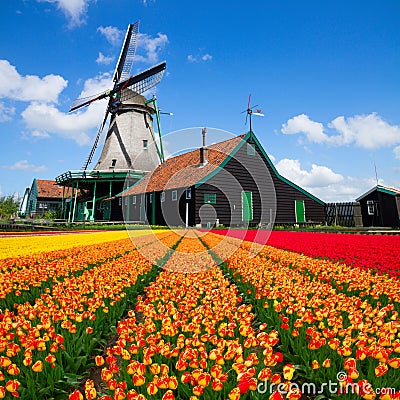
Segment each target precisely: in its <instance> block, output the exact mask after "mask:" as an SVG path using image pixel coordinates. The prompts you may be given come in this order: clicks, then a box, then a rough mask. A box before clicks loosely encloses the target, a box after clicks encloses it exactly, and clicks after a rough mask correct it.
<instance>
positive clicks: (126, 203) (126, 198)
mask: <svg viewBox="0 0 400 400" xmlns="http://www.w3.org/2000/svg"><path fill="white" fill-rule="evenodd" d="M125 205H126V206H127V205H128V196H126V197H125Z"/></svg>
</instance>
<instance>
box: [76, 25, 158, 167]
mask: <svg viewBox="0 0 400 400" xmlns="http://www.w3.org/2000/svg"><path fill="white" fill-rule="evenodd" d="M138 30H139V22H136V23H134V24H130V25H129V26H128V29H127V32H126V35H125V40H124V44H123V46H122V49H121V54H120V56H119V60H118V63H117V65H116V68H115V72H114V77H113V81H114V87H113V89H111V90H107V91H105V92H103V93H99V94H96V95H94V96H90V97H86V98H82V99H77V100H75V101H74V102H73V103H72V106H71V109H70V112H71V111H75V110H78V109H79V108H81V107H85V106H88V105H90V104H92V103H93V102H94V101H98V100H101V99H104V98H108V105H107V108H106V112H105V116H104V119H103V123H102V124H101V126H100V129H99V131H98V133H97V136H96V139H95V141H94V144H93V146H92V149H91V151H90V153H89V156H88V158H87V159H86V161H85V163H84V164H83V166H82V170H84V171H86V170H87V168H88V166H89V165H90V164H91V162H92V160H93V156H94V154H95V151H96V149H97V146H98V144H99V140H100V137H101V134H102V132H103V129H104V126H105V124H106V121H107V119H108V117H109V115H110V114H111V118H110V124H109V128H108V132H107V136H106V140H105V143H104V146H103V150H102V153H101V155H100V158H99V160H98V161H97V163H96V165H95V167H94V170H108V169H109V168H113V169H118V170H136V171H151V170H153V169H154V168H155V167H156V166H157V165H158V164H159V162H163V161H164V156H163V154H162V153H161V152H160V149H162V145H161V135H159V138H158V140H156V138H155V135H154V129H153V114H157V113H159V110H158V107H157V103H156V102H155V101H152V100H150V101H147V100H146V98H145V97H144V96H141V94H142V93H144V92H146V91H148V90H149V89H151V88H152V87H154V86H155V85H157V84H158V83H159V82H160V81H161V79H162V76H163V74H164V70H165V68H166V63H165V62H162V63H160V64H157V65H155V66H153V67H152V68H149V69H147V70H145V71H143V72H141V73H139V74H137V75H134V76H130V73H131V69H132V66H133V61H134V57H135V52H136V44H137V35H138ZM151 103H153V104H151ZM158 117H159V116H158V115H157V122H159V118H158ZM159 134H160V130H159Z"/></svg>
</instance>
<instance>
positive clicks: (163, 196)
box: [160, 192, 165, 203]
mask: <svg viewBox="0 0 400 400" xmlns="http://www.w3.org/2000/svg"><path fill="white" fill-rule="evenodd" d="M160 201H161V203H164V201H165V192H161V194H160Z"/></svg>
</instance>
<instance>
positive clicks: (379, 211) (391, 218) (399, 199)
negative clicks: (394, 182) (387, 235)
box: [356, 185, 400, 228]
mask: <svg viewBox="0 0 400 400" xmlns="http://www.w3.org/2000/svg"><path fill="white" fill-rule="evenodd" d="M356 201H358V202H359V203H360V205H361V214H362V221H363V226H385V227H393V228H395V227H396V228H398V227H400V190H399V189H395V188H390V187H385V186H382V185H377V186H375V187H373V188H372V189H370V190H369V191H368V192H366V193H364V194H363V195H361V196H360V197H359V198H358V199H356Z"/></svg>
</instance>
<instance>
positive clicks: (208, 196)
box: [204, 193, 217, 204]
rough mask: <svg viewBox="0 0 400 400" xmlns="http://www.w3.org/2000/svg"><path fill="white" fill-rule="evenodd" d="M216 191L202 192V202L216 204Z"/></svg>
mask: <svg viewBox="0 0 400 400" xmlns="http://www.w3.org/2000/svg"><path fill="white" fill-rule="evenodd" d="M216 203H217V193H204V204H216Z"/></svg>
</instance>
